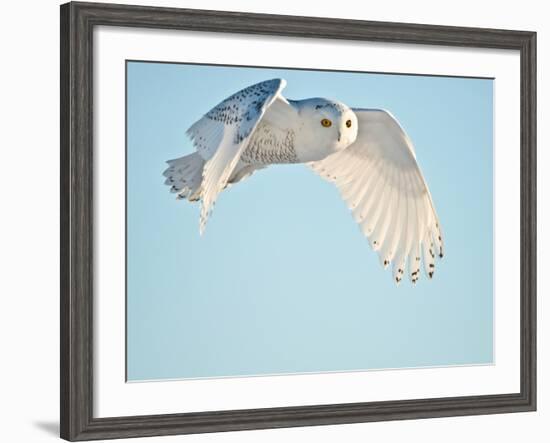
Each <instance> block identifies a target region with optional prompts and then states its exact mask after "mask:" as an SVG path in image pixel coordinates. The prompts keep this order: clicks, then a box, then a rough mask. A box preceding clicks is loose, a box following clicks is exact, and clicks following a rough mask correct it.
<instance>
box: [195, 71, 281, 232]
mask: <svg viewBox="0 0 550 443" xmlns="http://www.w3.org/2000/svg"><path fill="white" fill-rule="evenodd" d="M285 86H286V82H285V81H284V80H283V79H273V80H267V81H264V82H261V83H257V84H255V85H252V86H249V87H247V88H245V89H243V90H241V91H239V92H237V93H235V94H233V95H231V96H230V97H228V98H226V99H225V100H224V101H222V102H221V103H220V104H218V105H217V106H215V107H214V108H212V109H211V110H210V111H209V112H207V113H206V114H205V115H204V116H203V117H202V118H201V119H200V120H199V121H197V122H196V123H194V124H193V125H192V126H191V127H190V128H189V129H188V131H187V133H188V135H189V136H190V137H191V139H192V140H193V143H194V145H195V147H196V149H197V152H198V153H199V155H200V156H201V157H202V158H203V159H204V160H205V161H206V164H205V166H204V170H203V174H202V189H201V195H200V198H201V200H202V206H201V215H200V232H201V233H202V232H203V231H204V228H205V226H206V222H207V220H208V216H209V215H210V213H211V211H212V208H213V206H214V203H215V201H216V197H217V196H218V194H219V193H220V192H221V191H222V190H223V188H224V187H225V186H226V185H227V182H228V180H229V177H230V176H231V174H232V172H233V170H234V169H235V166H236V165H237V163H238V161H239V158H240V155H241V153H242V152H243V151H244V150H245V149H246V146H247V144H248V142H249V141H250V138H251V135H252V134H253V132H254V130H255V129H256V127H257V125H258V123H259V122H260V120H261V119H262V117H263V116H264V114H265V112H266V110H267V109H268V108H269V107H270V106H272V105H273V104H274V103H275V102H277V103H278V106H286V107H288V108H290V105H289V104H288V102H287V101H286V99H284V97H283V96H282V95H281V94H280V92H281V91H282V89H283V88H284V87H285Z"/></svg>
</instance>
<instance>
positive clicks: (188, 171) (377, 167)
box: [164, 79, 443, 283]
mask: <svg viewBox="0 0 550 443" xmlns="http://www.w3.org/2000/svg"><path fill="white" fill-rule="evenodd" d="M285 85H286V81H285V80H283V79H273V80H267V81H264V82H261V83H257V84H255V85H252V86H249V87H247V88H245V89H243V90H241V91H239V92H237V93H235V94H233V95H231V96H230V97H228V98H226V99H225V100H223V101H222V102H221V103H220V104H218V105H217V106H215V107H214V108H212V109H211V110H210V111H208V112H207V113H206V114H205V115H204V116H203V117H202V118H201V119H200V120H198V121H197V122H196V123H194V124H193V125H192V126H191V127H190V128H189V129H188V131H187V134H188V135H189V137H190V138H191V140H192V141H193V144H194V146H195V148H196V152H194V153H193V154H190V155H186V156H184V157H180V158H177V159H174V160H169V161H168V162H167V163H168V165H169V166H168V169H166V171H164V176H165V177H166V184H167V185H169V186H170V187H171V192H173V193H175V194H177V197H178V198H180V199H183V198H186V199H188V200H189V201H198V200H200V201H201V202H202V203H201V212H200V233H201V234H202V233H203V231H204V228H205V225H206V221H207V219H208V216H209V215H210V213H211V211H212V208H213V206H214V203H215V201H216V198H217V197H218V194H219V193H220V192H221V191H222V190H224V189H225V188H226V187H228V186H230V185H233V184H235V183H238V182H240V181H242V180H244V179H245V178H246V177H249V176H250V175H251V174H253V173H254V172H255V171H257V170H259V169H263V168H266V167H268V166H270V165H275V164H282V163H287V164H288V163H305V164H306V165H307V166H309V167H310V168H311V169H313V171H315V172H316V173H317V174H319V175H320V176H321V177H323V178H324V179H326V180H328V181H330V182H332V183H334V184H335V185H336V187H337V188H338V190H339V191H340V194H341V196H342V198H343V200H344V201H345V202H346V204H347V206H348V207H349V208H350V210H351V212H352V214H353V218H354V219H355V221H356V222H357V223H358V224H359V226H360V228H361V231H362V232H363V233H364V235H366V236H367V237H368V239H369V242H370V245H371V247H372V249H373V250H375V251H377V252H378V254H379V257H380V261H381V263H382V265H383V266H384V268H386V267H388V266H389V265H390V263H391V264H392V268H393V279H394V280H395V282H396V283H399V282H400V281H401V279H402V278H403V276H404V274H405V272H406V268H407V265H408V274H409V278H410V279H411V281H412V282H413V283H416V281H417V280H418V278H419V276H420V268H421V266H422V265H423V267H424V270H425V272H426V274H427V275H428V277H429V278H431V277H432V276H433V274H434V267H435V255H436V254H437V255H438V256H439V257H443V240H442V235H441V229H440V226H439V221H438V217H437V214H436V212H435V208H434V204H433V201H432V198H431V195H430V192H429V190H428V187H427V185H426V182H425V180H424V177H423V176H422V172H421V171H420V168H419V166H418V163H417V162H416V154H415V152H414V149H413V145H412V143H411V141H410V140H409V137H408V136H407V134H406V133H405V132H404V130H403V129H402V128H401V126H400V125H399V123H398V122H397V121H396V120H395V118H394V117H393V116H392V115H391V114H390V113H389V112H387V111H384V110H380V109H360V108H349V107H348V106H346V105H345V104H343V103H340V102H338V101H335V100H328V99H325V98H308V99H305V100H288V99H286V98H285V97H283V95H282V94H281V91H282V90H283V88H284V87H285Z"/></svg>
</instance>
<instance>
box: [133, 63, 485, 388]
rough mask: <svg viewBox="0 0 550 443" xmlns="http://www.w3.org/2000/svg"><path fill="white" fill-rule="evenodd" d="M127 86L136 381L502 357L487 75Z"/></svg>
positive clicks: (150, 75)
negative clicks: (498, 351)
mask: <svg viewBox="0 0 550 443" xmlns="http://www.w3.org/2000/svg"><path fill="white" fill-rule="evenodd" d="M125 76H126V78H125V80H126V81H125V85H126V379H127V381H128V382H148V381H162V380H164V381H166V380H179V379H194V378H224V377H252V376H267V375H286V374H315V373H330V372H352V371H367V370H397V369H405V368H406V369H411V368H427V367H456V366H476V365H493V364H494V362H495V360H494V356H495V352H494V351H495V349H494V294H493V292H494V291H493V290H494V288H493V279H494V269H493V262H494V257H493V251H494V247H493V239H494V220H493V212H494V192H493V188H494V172H493V159H494V139H493V138H494V78H490V77H463V76H443V75H418V74H415V73H410V74H403V73H400V74H396V73H391V72H357V71H335V70H315V69H299V68H286V67H258V66H236V65H216V64H194V63H183V62H178V61H174V62H166V61H163V62H158V61H155V60H126V66H125ZM214 206H215V210H214Z"/></svg>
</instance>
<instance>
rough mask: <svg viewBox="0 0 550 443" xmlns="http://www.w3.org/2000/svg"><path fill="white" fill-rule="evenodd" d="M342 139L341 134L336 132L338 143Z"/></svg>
mask: <svg viewBox="0 0 550 443" xmlns="http://www.w3.org/2000/svg"><path fill="white" fill-rule="evenodd" d="M341 139H342V133H341V132H340V131H338V142H339V141H340V140H341Z"/></svg>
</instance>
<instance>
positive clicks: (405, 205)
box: [310, 109, 443, 283]
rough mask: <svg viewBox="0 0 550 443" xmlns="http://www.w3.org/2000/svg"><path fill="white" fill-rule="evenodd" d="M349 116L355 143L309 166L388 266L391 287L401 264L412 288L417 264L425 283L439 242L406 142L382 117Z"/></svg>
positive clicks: (379, 113) (377, 113) (368, 112)
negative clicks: (352, 119) (355, 124)
mask: <svg viewBox="0 0 550 443" xmlns="http://www.w3.org/2000/svg"><path fill="white" fill-rule="evenodd" d="M354 112H355V114H356V115H357V119H358V124H359V131H358V135H357V139H356V141H355V142H354V143H353V144H352V145H350V146H349V147H347V148H346V149H344V150H343V151H340V152H338V153H336V154H333V155H331V156H329V157H327V158H325V159H323V160H321V161H318V162H313V163H310V166H311V167H312V168H313V169H314V170H315V171H316V172H317V173H318V174H319V175H321V176H322V177H323V178H325V179H327V180H329V181H331V182H333V183H334V184H335V185H336V187H337V188H338V190H339V191H340V193H341V195H342V198H343V199H344V201H345V202H346V203H347V205H348V207H349V208H350V209H351V211H352V213H353V217H354V219H355V221H356V222H357V223H358V224H359V226H360V227H361V230H362V231H363V233H364V234H365V235H366V236H367V237H368V238H369V241H370V244H371V247H372V248H373V249H374V250H375V251H377V252H378V254H379V256H380V260H381V262H382V264H383V265H384V267H387V266H388V265H389V264H390V263H392V264H393V278H394V279H395V281H396V282H397V283H399V282H400V281H401V279H402V277H403V274H404V273H405V269H406V265H407V264H408V271H409V276H410V278H411V281H412V282H413V283H416V281H417V280H418V277H419V275H420V267H421V265H422V263H423V265H424V269H425V271H426V274H427V275H428V277H430V278H431V277H432V276H433V273H434V269H435V254H437V255H439V257H443V239H442V235H441V229H440V226H439V220H438V218H437V214H436V212H435V208H434V205H433V201H432V197H431V195H430V191H429V190H428V186H427V185H426V181H425V180H424V177H423V176H422V172H421V171H420V168H419V166H418V163H417V162H416V155H415V152H414V149H413V146H412V143H411V141H410V140H409V137H408V136H407V134H406V133H405V132H404V131H403V129H402V128H401V126H400V125H399V123H398V122H397V121H396V120H395V119H394V118H393V116H392V115H391V114H389V113H388V112H386V111H383V110H377V109H354Z"/></svg>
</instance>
